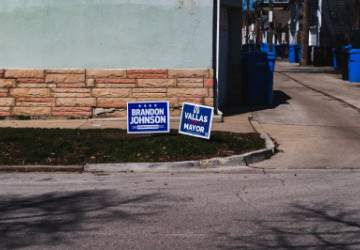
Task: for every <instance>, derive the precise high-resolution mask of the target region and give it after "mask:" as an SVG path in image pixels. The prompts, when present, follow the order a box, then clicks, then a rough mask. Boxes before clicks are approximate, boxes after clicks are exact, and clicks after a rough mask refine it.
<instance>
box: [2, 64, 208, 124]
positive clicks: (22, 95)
mask: <svg viewBox="0 0 360 250" xmlns="http://www.w3.org/2000/svg"><path fill="white" fill-rule="evenodd" d="M160 100H161V101H169V103H170V107H171V108H172V110H173V112H172V114H174V115H178V114H179V108H180V107H181V106H182V103H183V102H191V103H197V104H203V105H208V106H213V105H214V88H213V70H209V69H148V70H147V69H141V70H133V69H131V70H100V69H87V70H85V69H45V70H40V69H26V70H23V69H21V70H19V69H3V70H0V116H2V117H16V116H30V117H33V118H54V117H94V116H97V115H100V114H103V115H105V116H125V115H126V103H127V102H133V101H160Z"/></svg>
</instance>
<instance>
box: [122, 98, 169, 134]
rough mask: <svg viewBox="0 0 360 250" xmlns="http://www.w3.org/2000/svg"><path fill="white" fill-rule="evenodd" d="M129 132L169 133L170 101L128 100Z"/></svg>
mask: <svg viewBox="0 0 360 250" xmlns="http://www.w3.org/2000/svg"><path fill="white" fill-rule="evenodd" d="M127 132H128V134H135V133H169V132H170V123H169V102H165V101H162V102H128V103H127Z"/></svg>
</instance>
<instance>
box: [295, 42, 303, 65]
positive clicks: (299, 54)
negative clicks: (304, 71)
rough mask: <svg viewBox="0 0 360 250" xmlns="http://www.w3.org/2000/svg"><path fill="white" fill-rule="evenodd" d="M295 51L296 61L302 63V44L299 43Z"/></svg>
mask: <svg viewBox="0 0 360 250" xmlns="http://www.w3.org/2000/svg"><path fill="white" fill-rule="evenodd" d="M295 51H296V52H295V53H296V54H295V57H296V62H297V63H301V54H302V45H300V44H297V46H296V47H295Z"/></svg>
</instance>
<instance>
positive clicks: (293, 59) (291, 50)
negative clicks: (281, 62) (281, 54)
mask: <svg viewBox="0 0 360 250" xmlns="http://www.w3.org/2000/svg"><path fill="white" fill-rule="evenodd" d="M296 46H297V44H290V45H289V63H295V62H296V56H295V54H296Z"/></svg>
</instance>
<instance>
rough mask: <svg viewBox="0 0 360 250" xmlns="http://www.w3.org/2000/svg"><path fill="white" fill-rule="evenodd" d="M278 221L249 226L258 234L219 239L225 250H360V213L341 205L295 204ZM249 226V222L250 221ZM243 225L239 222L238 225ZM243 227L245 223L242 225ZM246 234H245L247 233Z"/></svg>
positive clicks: (256, 223) (226, 236)
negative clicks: (345, 208)
mask: <svg viewBox="0 0 360 250" xmlns="http://www.w3.org/2000/svg"><path fill="white" fill-rule="evenodd" d="M280 217H281V218H280V219H279V220H272V219H269V220H264V221H260V220H259V221H255V222H250V223H251V224H253V226H254V228H256V229H257V232H254V233H251V234H249V233H248V235H246V236H245V235H241V236H230V235H228V234H227V233H225V234H222V235H219V237H221V238H222V240H223V242H224V244H223V245H220V246H219V247H220V248H222V249H360V211H359V210H347V211H346V210H344V208H342V207H340V206H339V205H338V204H337V205H336V206H335V205H328V204H315V205H313V206H309V205H303V204H294V205H292V206H291V207H290V210H289V212H286V213H285V214H282V215H281V216H280ZM247 222H248V221H247ZM239 223H240V222H239ZM241 223H244V221H242V222H241ZM244 231H246V230H244Z"/></svg>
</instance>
